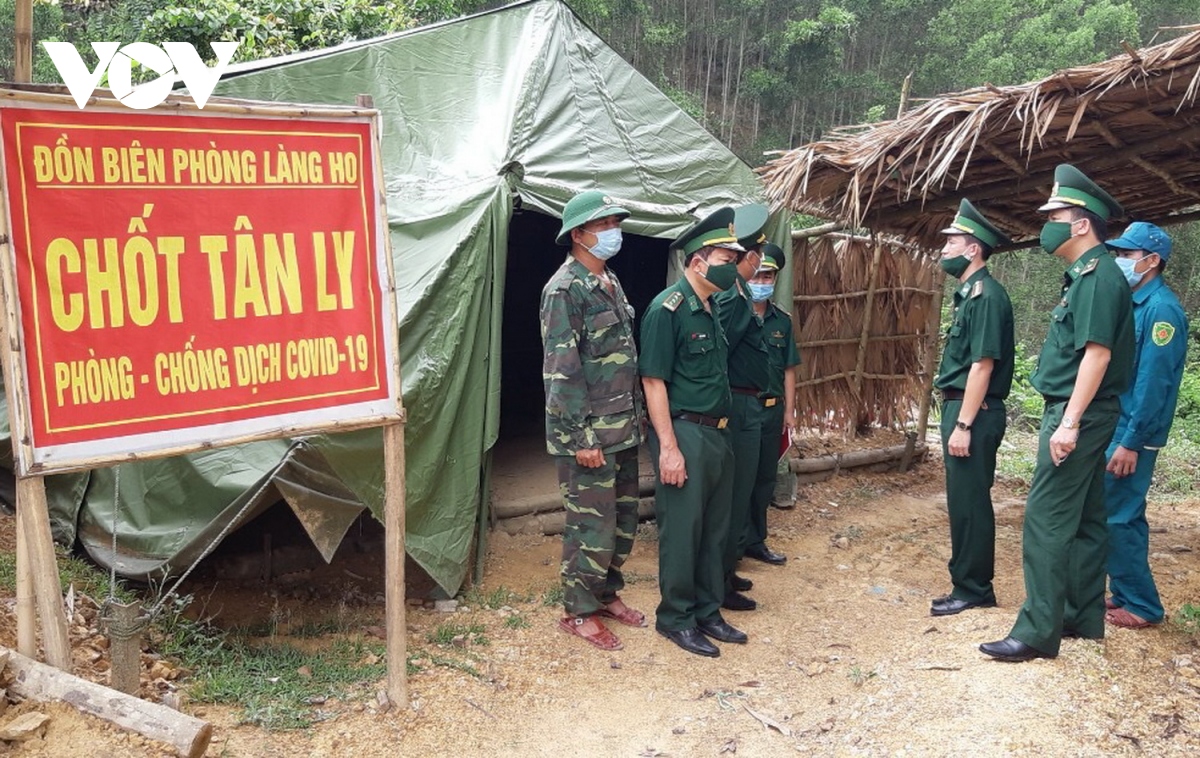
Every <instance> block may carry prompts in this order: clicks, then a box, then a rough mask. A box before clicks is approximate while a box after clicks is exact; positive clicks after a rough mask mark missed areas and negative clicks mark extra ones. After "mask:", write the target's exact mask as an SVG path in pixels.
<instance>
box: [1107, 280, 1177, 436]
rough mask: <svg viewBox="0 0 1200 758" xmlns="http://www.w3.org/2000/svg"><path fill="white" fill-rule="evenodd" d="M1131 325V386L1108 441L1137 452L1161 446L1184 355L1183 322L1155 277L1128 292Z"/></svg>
mask: <svg viewBox="0 0 1200 758" xmlns="http://www.w3.org/2000/svg"><path fill="white" fill-rule="evenodd" d="M1133 321H1134V334H1135V346H1136V347H1135V350H1134V353H1133V383H1132V384H1131V385H1130V387H1129V389H1128V390H1126V391H1125V393H1124V394H1122V395H1121V420H1120V421H1119V422H1118V423H1117V431H1116V434H1115V435H1114V437H1113V439H1115V440H1116V441H1117V444H1119V445H1120V446H1121V447H1124V448H1128V449H1130V450H1134V451H1138V450H1141V449H1142V448H1145V447H1151V448H1159V447H1162V446H1163V445H1165V444H1166V443H1167V433H1168V432H1170V431H1171V422H1172V421H1173V420H1174V419H1175V402H1176V401H1177V400H1178V399H1179V383H1180V381H1181V380H1182V377H1183V363H1184V358H1185V357H1186V355H1187V341H1188V321H1187V316H1186V315H1185V314H1184V312H1183V306H1181V305H1180V304H1179V298H1177V297H1175V293H1174V292H1172V291H1171V288H1170V287H1168V286H1167V285H1166V283H1165V282H1164V281H1163V280H1162V277H1161V276H1157V277H1155V278H1154V279H1151V280H1150V281H1149V282H1147V283H1146V284H1144V285H1143V286H1142V287H1140V288H1139V289H1137V290H1135V291H1134V293H1133Z"/></svg>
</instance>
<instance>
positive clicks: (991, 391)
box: [934, 268, 1015, 400]
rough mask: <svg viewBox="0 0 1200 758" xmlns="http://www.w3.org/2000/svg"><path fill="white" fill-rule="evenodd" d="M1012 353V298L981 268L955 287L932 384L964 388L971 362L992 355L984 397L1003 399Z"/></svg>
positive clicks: (1009, 385)
mask: <svg viewBox="0 0 1200 758" xmlns="http://www.w3.org/2000/svg"><path fill="white" fill-rule="evenodd" d="M1014 354H1015V351H1014V349H1013V311H1012V302H1011V301H1010V300H1009V299H1008V292H1006V291H1005V289H1004V287H1003V285H1001V284H1000V282H998V281H996V280H995V279H993V278H992V275H991V274H990V273H989V272H988V270H987V268H982V269H980V270H979V271H976V272H975V273H974V274H971V276H970V277H969V278H968V279H967V281H965V282H963V283H962V285H961V286H959V288H958V289H957V290H955V291H954V310H953V312H952V315H951V317H950V327H949V328H948V329H947V330H946V347H945V349H944V350H943V351H942V363H941V365H940V366H939V367H938V375H937V378H936V379H935V380H934V386H935V387H937V388H938V389H941V390H948V389H957V390H965V389H966V388H967V375H968V374H969V373H970V372H971V366H972V365H974V364H975V363H978V362H979V361H981V360H983V359H984V358H992V359H993V360H995V364H994V365H993V366H992V376H991V379H990V380H989V381H988V387H987V397H994V398H999V399H1000V400H1004V399H1005V398H1007V397H1008V392H1009V390H1010V389H1012V378H1013V356H1014Z"/></svg>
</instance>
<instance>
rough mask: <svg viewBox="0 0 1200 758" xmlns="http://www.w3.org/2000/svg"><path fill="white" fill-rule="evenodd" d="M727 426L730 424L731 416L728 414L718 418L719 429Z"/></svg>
mask: <svg viewBox="0 0 1200 758" xmlns="http://www.w3.org/2000/svg"><path fill="white" fill-rule="evenodd" d="M727 426H729V417H728V416H722V417H721V418H719V419H717V428H718V429H724V428H725V427H727Z"/></svg>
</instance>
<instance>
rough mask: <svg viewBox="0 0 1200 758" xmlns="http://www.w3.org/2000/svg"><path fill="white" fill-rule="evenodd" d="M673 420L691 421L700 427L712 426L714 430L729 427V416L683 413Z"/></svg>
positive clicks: (677, 414)
mask: <svg viewBox="0 0 1200 758" xmlns="http://www.w3.org/2000/svg"><path fill="white" fill-rule="evenodd" d="M673 418H677V419H679V420H680V421H691V422H692V423H693V424H699V425H700V426H711V427H713V428H714V429H724V428H725V427H727V426H729V417H728V416H705V415H704V414H703V413H689V412H688V411H683V412H682V413H676V414H675V415H674V416H673Z"/></svg>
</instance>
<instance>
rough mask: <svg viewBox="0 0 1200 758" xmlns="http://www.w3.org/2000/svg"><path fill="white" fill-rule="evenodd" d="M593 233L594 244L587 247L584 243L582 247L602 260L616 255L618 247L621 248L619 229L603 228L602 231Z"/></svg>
mask: <svg viewBox="0 0 1200 758" xmlns="http://www.w3.org/2000/svg"><path fill="white" fill-rule="evenodd" d="M595 235H596V244H595V245H593V246H592V247H587V245H584V247H585V248H587V251H588V252H589V253H591V254H592V255H594V256H596V257H597V258H599V259H600V260H602V261H606V260H608V259H609V258H611V257H613V256H614V255H616V254H617V252H618V251H620V249H621V230H620V229H604V230H602V231H599V232H595Z"/></svg>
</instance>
